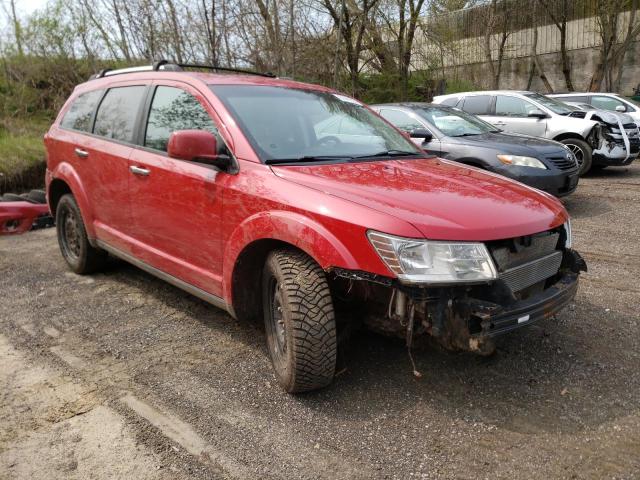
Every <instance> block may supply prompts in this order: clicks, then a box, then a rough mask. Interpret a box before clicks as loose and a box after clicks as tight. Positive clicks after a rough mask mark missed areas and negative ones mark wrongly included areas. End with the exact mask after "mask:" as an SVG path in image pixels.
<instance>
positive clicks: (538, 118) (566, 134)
mask: <svg viewBox="0 0 640 480" xmlns="http://www.w3.org/2000/svg"><path fill="white" fill-rule="evenodd" d="M433 103H440V104H443V105H449V106H451V107H456V108H459V109H461V110H464V111H465V112H468V113H472V114H474V115H478V116H480V117H482V119H484V120H486V121H487V122H489V123H491V124H493V125H495V126H496V127H498V128H499V129H501V130H504V131H506V132H512V133H522V134H525V135H532V136H534V137H543V138H548V139H550V140H556V141H559V142H561V143H564V144H565V145H566V146H567V147H569V148H570V149H571V151H572V152H573V153H574V154H575V156H576V159H577V160H578V164H579V165H580V174H581V175H582V174H584V173H585V172H587V171H588V170H589V169H590V168H591V162H592V152H593V148H594V147H596V146H598V145H599V143H600V141H599V131H600V130H599V128H598V127H597V126H598V122H596V121H593V120H585V119H582V118H574V117H571V116H568V115H569V114H570V113H571V112H572V111H573V109H572V108H571V107H568V106H567V105H565V104H564V103H562V102H560V101H558V100H555V99H552V98H549V97H545V96H544V95H540V94H539V93H534V92H526V91H513V90H497V91H486V92H463V93H454V94H450V95H440V96H437V97H435V98H434V99H433Z"/></svg>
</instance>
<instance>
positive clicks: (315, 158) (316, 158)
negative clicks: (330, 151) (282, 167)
mask: <svg viewBox="0 0 640 480" xmlns="http://www.w3.org/2000/svg"><path fill="white" fill-rule="evenodd" d="M352 158H353V157H351V156H349V155H304V156H302V157H296V158H267V159H266V160H265V161H264V163H266V164H267V165H278V164H281V163H304V162H322V161H327V160H351V159H352Z"/></svg>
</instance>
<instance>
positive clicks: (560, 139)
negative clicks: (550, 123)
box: [553, 132, 587, 142]
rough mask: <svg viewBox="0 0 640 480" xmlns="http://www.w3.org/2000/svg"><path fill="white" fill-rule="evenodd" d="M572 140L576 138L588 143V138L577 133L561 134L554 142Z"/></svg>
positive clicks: (554, 138)
mask: <svg viewBox="0 0 640 480" xmlns="http://www.w3.org/2000/svg"><path fill="white" fill-rule="evenodd" d="M570 138H575V139H577V140H582V141H583V142H586V141H587V139H586V138H584V137H583V136H582V135H580V134H579V133H576V132H565V133H561V134H560V135H556V136H555V137H553V140H555V141H556V142H561V141H562V140H569V139H570Z"/></svg>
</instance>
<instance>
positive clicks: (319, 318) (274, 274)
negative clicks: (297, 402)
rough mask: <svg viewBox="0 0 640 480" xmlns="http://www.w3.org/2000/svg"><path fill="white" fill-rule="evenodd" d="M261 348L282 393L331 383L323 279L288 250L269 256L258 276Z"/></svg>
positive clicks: (332, 337)
mask: <svg viewBox="0 0 640 480" xmlns="http://www.w3.org/2000/svg"><path fill="white" fill-rule="evenodd" d="M262 298H263V309H264V320H265V328H266V336H267V346H268V348H269V354H270V355H271V361H272V363H273V368H274V370H275V373H276V377H277V378H278V382H279V383H280V385H281V386H282V388H284V389H285V390H286V391H287V392H290V393H294V392H305V391H309V390H315V389H318V388H322V387H324V386H326V385H328V384H330V383H331V381H332V380H333V376H334V374H335V369H336V354H337V345H336V323H335V315H334V309H333V302H332V300H331V292H330V290H329V284H328V282H327V278H326V275H325V273H324V271H323V270H322V268H320V266H319V265H318V264H317V263H316V262H315V261H313V259H312V258H310V257H309V256H307V255H305V254H304V253H302V252H298V251H294V250H275V251H273V252H271V253H270V254H269V257H268V258H267V261H266V263H265V266H264V271H263V276H262Z"/></svg>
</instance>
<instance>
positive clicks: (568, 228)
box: [563, 218, 573, 248]
mask: <svg viewBox="0 0 640 480" xmlns="http://www.w3.org/2000/svg"><path fill="white" fill-rule="evenodd" d="M563 227H564V232H565V233H566V235H567V241H566V242H565V243H564V247H565V248H571V245H572V244H573V238H572V234H571V219H570V218H567V221H566V222H564V225H563Z"/></svg>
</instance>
